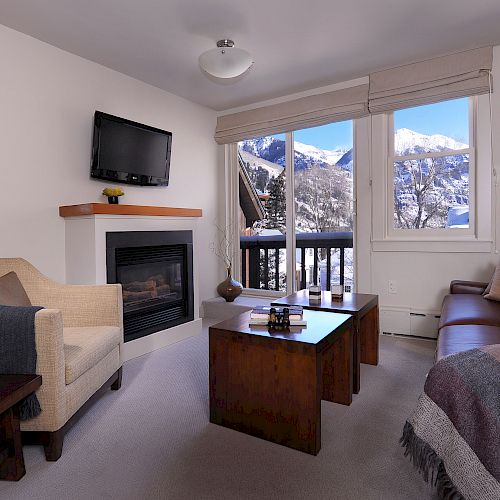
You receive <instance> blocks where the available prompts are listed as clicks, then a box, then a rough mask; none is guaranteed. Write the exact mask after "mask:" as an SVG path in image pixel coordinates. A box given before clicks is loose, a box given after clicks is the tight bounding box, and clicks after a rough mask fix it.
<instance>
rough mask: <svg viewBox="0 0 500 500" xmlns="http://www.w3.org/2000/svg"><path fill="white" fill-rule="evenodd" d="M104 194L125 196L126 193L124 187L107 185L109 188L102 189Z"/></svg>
mask: <svg viewBox="0 0 500 500" xmlns="http://www.w3.org/2000/svg"><path fill="white" fill-rule="evenodd" d="M102 194H103V195H104V196H108V197H109V196H123V195H124V194H125V193H124V192H123V189H122V188H110V187H107V188H104V189H103V190H102Z"/></svg>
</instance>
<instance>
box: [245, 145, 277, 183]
mask: <svg viewBox="0 0 500 500" xmlns="http://www.w3.org/2000/svg"><path fill="white" fill-rule="evenodd" d="M240 154H241V159H242V160H243V161H244V162H245V164H246V165H248V166H249V167H250V168H251V169H257V168H258V167H261V168H263V169H264V170H267V172H268V173H269V177H276V176H278V175H279V174H281V172H283V169H284V167H283V166H282V165H278V164H277V163H272V162H270V161H267V160H264V159H263V158H260V157H258V156H255V154H252V153H249V152H248V151H243V150H241V149H240Z"/></svg>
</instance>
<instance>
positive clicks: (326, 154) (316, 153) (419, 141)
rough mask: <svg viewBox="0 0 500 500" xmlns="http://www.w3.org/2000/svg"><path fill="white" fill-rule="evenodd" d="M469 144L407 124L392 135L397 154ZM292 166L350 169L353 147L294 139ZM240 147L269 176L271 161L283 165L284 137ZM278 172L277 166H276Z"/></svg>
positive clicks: (417, 152)
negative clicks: (324, 146) (321, 145)
mask: <svg viewBox="0 0 500 500" xmlns="http://www.w3.org/2000/svg"><path fill="white" fill-rule="evenodd" d="M468 147H469V146H468V145H467V144H464V143H462V142H459V141H457V140H455V139H452V138H451V137H447V136H445V135H441V134H433V135H425V134H421V133H419V132H415V131H414V130H410V129H407V128H400V129H398V130H397V131H396V134H395V138H394V148H395V152H396V154H397V155H409V154H420V153H426V152H441V151H447V150H460V149H467V148H468ZM294 148H295V154H294V161H295V169H296V170H303V169H305V168H310V167H311V166H312V165H319V166H320V167H325V168H326V167H331V166H337V167H340V168H341V169H342V170H346V171H348V172H352V168H353V151H352V149H349V150H348V149H346V148H341V147H339V148H336V149H332V150H329V149H320V148H318V147H316V146H313V145H311V144H304V143H301V142H295V144H294ZM240 150H241V151H242V152H247V153H249V154H250V155H252V158H253V161H250V160H251V158H250V157H248V158H247V160H246V161H250V163H251V164H252V165H254V166H256V165H257V164H258V161H259V159H260V161H263V160H265V161H266V162H267V164H265V165H263V167H264V168H266V170H269V169H271V170H270V172H269V173H270V175H271V177H273V176H275V175H276V172H277V170H276V168H274V171H273V167H272V165H281V166H284V165H285V141H284V140H281V139H276V138H274V137H270V136H269V137H262V138H258V139H249V140H246V141H243V142H241V143H240ZM454 158H455V160H451V161H455V162H456V161H464V160H467V159H466V158H465V157H464V156H463V155H456V156H455V157H454ZM278 173H279V170H278Z"/></svg>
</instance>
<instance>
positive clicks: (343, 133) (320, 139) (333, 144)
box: [293, 120, 353, 149]
mask: <svg viewBox="0 0 500 500" xmlns="http://www.w3.org/2000/svg"><path fill="white" fill-rule="evenodd" d="M352 135H353V134H352V121H351V120H348V121H345V122H337V123H329V124H328V125H322V126H321V127H314V128H306V129H303V130H296V131H295V132H294V133H293V138H294V139H295V140H296V141H298V142H302V143H304V144H311V145H312V146H316V147H317V148H320V149H336V148H338V147H346V148H347V149H350V148H352Z"/></svg>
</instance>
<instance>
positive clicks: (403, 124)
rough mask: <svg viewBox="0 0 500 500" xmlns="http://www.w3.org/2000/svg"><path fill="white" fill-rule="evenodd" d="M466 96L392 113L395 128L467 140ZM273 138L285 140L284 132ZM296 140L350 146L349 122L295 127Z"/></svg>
mask: <svg viewBox="0 0 500 500" xmlns="http://www.w3.org/2000/svg"><path fill="white" fill-rule="evenodd" d="M468 117H469V99H468V98H467V97H464V98H462V99H453V100H451V101H443V102H439V103H436V104H428V105H426V106H418V107H415V108H408V109H402V110H399V111H395V112H394V127H395V129H396V130H397V129H398V128H409V129H410V130H414V131H415V132H420V133H421V134H426V135H432V134H443V135H447V136H448V137H452V138H453V139H456V140H457V141H460V142H464V143H466V144H468V142H469V118H468ZM275 137H277V138H280V139H282V140H285V134H279V135H276V136H275ZM294 138H295V140H296V141H299V142H302V143H304V144H311V145H313V146H316V147H317V148H320V149H336V148H338V147H346V148H351V147H352V140H353V130H352V121H351V120H348V121H344V122H337V123H329V124H328V125H322V126H321V127H313V128H307V129H303V130H296V131H295V132H294Z"/></svg>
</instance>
